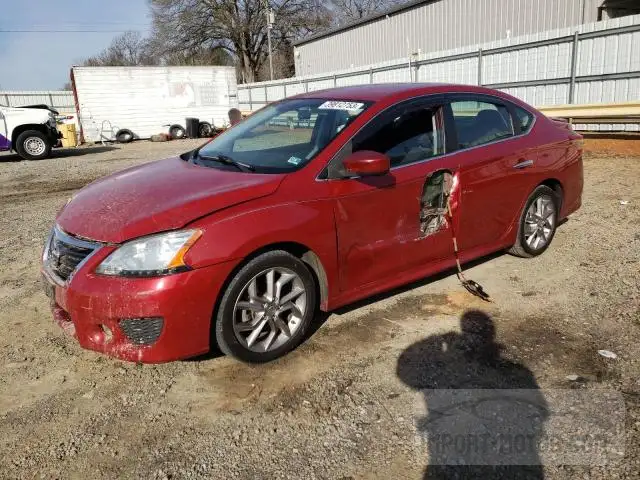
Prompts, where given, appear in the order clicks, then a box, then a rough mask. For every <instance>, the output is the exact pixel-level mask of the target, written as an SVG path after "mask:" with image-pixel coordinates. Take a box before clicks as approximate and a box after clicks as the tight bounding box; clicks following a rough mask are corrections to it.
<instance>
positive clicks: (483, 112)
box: [451, 101, 513, 148]
mask: <svg viewBox="0 0 640 480" xmlns="http://www.w3.org/2000/svg"><path fill="white" fill-rule="evenodd" d="M451 109H452V111H453V118H454V121H455V124H456V130H457V132H458V144H459V147H460V148H469V147H475V146H476V145H483V144H485V143H489V142H493V141H495V140H499V139H501V138H507V137H511V136H513V122H512V120H511V115H510V114H509V110H508V109H507V108H506V107H505V106H503V105H499V104H494V103H490V102H477V101H465V102H452V103H451Z"/></svg>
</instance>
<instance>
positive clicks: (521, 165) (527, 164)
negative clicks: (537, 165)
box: [513, 160, 533, 168]
mask: <svg viewBox="0 0 640 480" xmlns="http://www.w3.org/2000/svg"><path fill="white" fill-rule="evenodd" d="M532 165H533V160H520V161H519V162H518V163H516V164H515V165H514V166H513V168H527V167H530V166H532Z"/></svg>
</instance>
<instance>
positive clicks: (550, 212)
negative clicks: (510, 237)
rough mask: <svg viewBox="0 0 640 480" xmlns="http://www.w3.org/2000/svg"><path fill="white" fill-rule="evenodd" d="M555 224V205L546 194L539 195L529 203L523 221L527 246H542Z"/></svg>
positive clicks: (535, 247)
mask: <svg viewBox="0 0 640 480" xmlns="http://www.w3.org/2000/svg"><path fill="white" fill-rule="evenodd" d="M555 224H556V207H555V204H554V203H553V199H552V198H551V197H550V196H548V195H541V196H539V197H538V198H536V199H535V201H534V202H533V203H532V204H531V205H529V208H528V209H527V215H526V217H525V221H524V240H525V242H527V245H528V246H529V248H531V249H533V250H539V249H541V248H543V247H544V246H545V245H547V243H549V239H550V238H551V234H552V233H553V229H554V227H555Z"/></svg>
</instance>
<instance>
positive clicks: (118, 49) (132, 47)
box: [83, 31, 158, 67]
mask: <svg viewBox="0 0 640 480" xmlns="http://www.w3.org/2000/svg"><path fill="white" fill-rule="evenodd" d="M157 64H158V59H157V58H155V57H154V56H153V54H152V53H151V50H150V48H149V42H148V40H146V39H144V38H143V37H142V35H141V34H140V32H132V31H128V32H124V33H123V34H122V35H118V36H117V37H115V38H114V39H113V40H112V42H111V45H109V46H108V47H107V48H105V49H104V50H103V51H102V52H100V53H98V54H97V55H94V56H92V57H89V58H87V59H86V60H85V61H84V62H83V65H85V66H88V67H102V66H134V65H157Z"/></svg>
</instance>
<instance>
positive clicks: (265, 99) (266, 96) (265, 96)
mask: <svg viewBox="0 0 640 480" xmlns="http://www.w3.org/2000/svg"><path fill="white" fill-rule="evenodd" d="M268 95H269V92H268V91H267V86H266V85H265V86H264V104H265V105H266V104H267V103H269V98H268Z"/></svg>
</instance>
